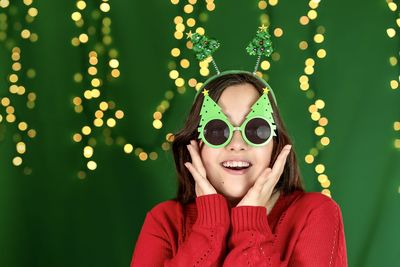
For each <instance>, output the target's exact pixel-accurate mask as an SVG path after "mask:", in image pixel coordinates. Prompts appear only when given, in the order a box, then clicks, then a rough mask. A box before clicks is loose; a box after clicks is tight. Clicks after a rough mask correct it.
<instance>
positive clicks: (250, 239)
mask: <svg viewBox="0 0 400 267" xmlns="http://www.w3.org/2000/svg"><path fill="white" fill-rule="evenodd" d="M161 266H163V267H195V266H196V267H198V266H202V267H208V266H215V267H216V266H224V267H236V266H238V267H250V266H253V267H264V266H271V267H278V266H279V267H282V266H294V267H303V266H304V267H331V266H332V267H344V266H347V254H346V242H345V237H344V230H343V221H342V214H341V211H340V208H339V206H338V204H337V203H336V202H335V201H333V200H332V199H331V198H329V197H327V196H325V195H323V194H321V193H317V192H311V193H304V192H301V191H296V192H294V193H292V194H289V195H286V196H285V195H283V194H281V195H280V196H279V198H278V200H277V202H276V203H275V206H274V207H273V208H272V210H271V212H270V213H269V214H268V215H267V212H266V208H265V207H254V206H242V207H233V208H229V206H228V203H227V201H226V199H225V198H224V197H223V196H222V195H220V194H212V195H205V196H200V197H197V198H196V201H195V203H190V204H187V205H185V206H182V205H181V204H180V203H179V202H177V201H173V200H169V201H165V202H163V203H160V204H158V205H157V206H155V207H154V208H153V209H152V210H151V211H149V212H148V213H147V216H146V219H145V221H144V224H143V227H142V230H141V232H140V234H139V238H138V240H137V243H136V247H135V251H134V253H133V258H132V262H131V267H161Z"/></svg>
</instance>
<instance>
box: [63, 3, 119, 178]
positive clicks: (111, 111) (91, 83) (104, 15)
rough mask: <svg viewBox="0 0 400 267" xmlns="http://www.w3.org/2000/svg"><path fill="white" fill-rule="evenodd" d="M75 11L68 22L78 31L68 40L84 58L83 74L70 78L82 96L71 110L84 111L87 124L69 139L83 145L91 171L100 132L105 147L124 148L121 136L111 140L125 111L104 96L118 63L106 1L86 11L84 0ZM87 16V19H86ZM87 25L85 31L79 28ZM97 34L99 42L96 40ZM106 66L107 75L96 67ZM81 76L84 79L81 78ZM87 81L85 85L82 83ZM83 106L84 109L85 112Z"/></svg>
mask: <svg viewBox="0 0 400 267" xmlns="http://www.w3.org/2000/svg"><path fill="white" fill-rule="evenodd" d="M75 7H76V10H74V11H73V12H72V14H71V19H72V21H73V22H74V23H75V25H76V26H77V29H78V32H79V33H78V34H77V35H76V36H75V37H73V38H72V39H71V44H72V46H75V47H80V48H81V49H82V50H83V51H85V53H86V55H87V58H86V60H87V66H86V71H83V72H77V73H76V74H75V75H74V77H73V79H74V81H75V82H76V83H77V84H81V85H80V87H81V88H85V90H83V91H82V93H81V94H82V95H81V96H75V97H74V98H73V99H72V104H73V106H74V111H75V112H76V113H82V112H85V114H86V115H87V117H88V118H90V119H88V121H87V122H86V123H85V125H83V126H82V127H81V128H80V130H79V131H78V132H77V133H74V134H73V136H72V140H73V141H74V142H76V143H81V145H82V155H83V157H84V158H85V159H87V162H86V169H87V170H89V171H94V170H96V169H97V162H96V161H95V160H94V159H93V157H94V156H95V147H96V145H97V143H98V141H97V138H98V137H99V134H98V133H99V131H100V133H102V136H103V138H104V143H105V144H106V145H112V144H117V145H120V146H124V145H125V141H124V139H123V138H121V137H117V138H115V139H117V140H118V142H117V141H116V140H114V138H113V137H112V132H111V129H112V128H114V127H116V125H117V124H118V121H119V120H121V119H122V118H124V112H123V111H122V110H120V109H118V110H116V104H115V102H114V101H113V100H111V99H108V98H106V97H105V96H103V94H102V91H103V87H105V86H106V85H108V83H110V82H113V81H114V80H115V79H117V78H118V77H119V76H120V70H119V67H120V62H119V60H118V51H117V50H116V49H115V48H113V47H112V46H111V43H112V36H111V27H110V26H111V18H110V17H109V12H110V11H111V6H110V4H109V3H108V1H104V0H103V1H102V2H101V3H99V5H98V8H97V9H94V10H93V11H92V12H88V11H87V10H86V9H87V4H86V2H85V1H83V0H79V1H76V5H75ZM89 16H90V19H89ZM84 23H86V24H87V25H86V26H87V31H84V30H83V28H82V26H83V25H84ZM95 34H97V35H98V34H100V41H97V39H99V38H98V36H96V38H94V35H95ZM103 66H105V67H106V69H107V71H106V74H103V73H100V72H99V71H98V69H99V67H101V68H102V69H103ZM84 77H86V78H85V79H84ZM84 81H88V82H87V84H82V83H83V82H84ZM84 106H85V109H84ZM77 176H78V178H79V179H85V178H86V177H87V173H86V171H85V170H80V171H79V172H78V173H77Z"/></svg>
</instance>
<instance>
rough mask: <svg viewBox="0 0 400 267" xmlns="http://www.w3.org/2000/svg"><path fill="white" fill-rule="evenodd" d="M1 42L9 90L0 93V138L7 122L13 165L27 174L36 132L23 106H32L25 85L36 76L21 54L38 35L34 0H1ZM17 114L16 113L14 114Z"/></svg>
mask: <svg viewBox="0 0 400 267" xmlns="http://www.w3.org/2000/svg"><path fill="white" fill-rule="evenodd" d="M0 10H1V12H0V43H2V44H3V45H4V47H5V48H6V49H7V50H8V51H10V58H11V60H10V65H11V67H10V73H9V74H8V75H7V83H8V92H5V93H2V94H1V95H0V141H2V140H3V139H4V138H5V130H6V125H5V123H8V124H9V126H7V128H8V127H10V129H9V130H8V131H7V132H10V133H12V139H13V141H14V142H15V150H16V153H15V155H14V156H13V159H12V161H11V162H12V164H13V165H14V166H16V167H22V169H23V173H24V174H26V175H29V174H31V173H32V168H31V167H29V166H28V165H27V164H26V163H24V161H25V160H24V158H25V155H26V153H27V151H28V142H29V140H30V139H32V138H35V137H36V135H37V133H36V130H35V129H34V128H32V127H31V123H28V122H27V120H26V119H25V118H24V116H23V114H26V111H25V110H24V109H26V108H27V109H28V110H32V109H34V107H35V101H36V98H37V95H36V93H35V92H34V90H32V89H31V88H30V87H29V86H28V84H31V82H30V81H29V80H31V79H33V78H35V76H36V70H35V69H34V68H33V67H31V66H29V63H28V62H24V54H27V53H29V47H30V45H31V44H32V43H35V42H36V41H37V40H38V38H39V37H38V34H37V33H35V32H34V31H33V30H32V26H33V22H34V21H35V19H36V17H37V16H38V13H39V12H38V9H37V8H36V7H35V6H34V4H33V0H24V1H23V2H22V3H21V2H18V3H17V2H15V3H14V2H10V1H8V0H1V1H0ZM17 114H18V115H17Z"/></svg>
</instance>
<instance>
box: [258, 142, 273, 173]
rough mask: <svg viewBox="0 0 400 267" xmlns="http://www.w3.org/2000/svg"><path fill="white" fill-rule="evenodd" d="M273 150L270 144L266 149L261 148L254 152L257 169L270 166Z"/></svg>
mask: <svg viewBox="0 0 400 267" xmlns="http://www.w3.org/2000/svg"><path fill="white" fill-rule="evenodd" d="M272 150H273V146H272V145H270V144H269V145H267V146H264V147H259V148H257V149H255V150H254V151H253V152H254V154H253V155H254V159H255V160H256V165H257V168H265V167H267V166H269V165H270V162H271V158H272Z"/></svg>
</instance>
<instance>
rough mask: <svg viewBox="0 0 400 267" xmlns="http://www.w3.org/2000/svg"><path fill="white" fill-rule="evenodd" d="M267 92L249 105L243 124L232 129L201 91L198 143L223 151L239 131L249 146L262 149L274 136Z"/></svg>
mask: <svg viewBox="0 0 400 267" xmlns="http://www.w3.org/2000/svg"><path fill="white" fill-rule="evenodd" d="M268 92H269V89H267V88H265V89H264V93H263V94H262V95H261V97H260V98H259V99H258V100H257V102H255V103H254V104H253V106H252V107H251V111H250V112H249V114H247V116H246V118H245V121H244V122H243V123H242V125H240V126H237V127H235V126H233V125H232V124H231V123H230V122H229V120H228V118H227V117H226V115H225V114H224V113H223V112H222V110H221V107H220V106H219V105H218V104H217V103H216V102H215V101H214V100H212V99H211V97H210V96H209V95H208V90H204V91H203V94H204V101H203V105H202V107H201V111H200V117H201V118H200V125H199V128H198V131H199V133H200V134H199V139H201V140H202V141H203V142H204V143H205V144H206V145H208V146H210V147H213V148H221V147H225V146H226V145H228V144H229V142H230V141H231V139H232V136H233V133H234V131H240V133H241V135H242V138H243V139H244V140H245V142H246V143H247V144H249V145H251V146H263V145H266V144H267V143H269V142H270V141H271V140H272V137H273V136H276V125H275V121H274V118H273V116H272V113H273V111H272V107H271V104H270V102H269V100H268Z"/></svg>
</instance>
